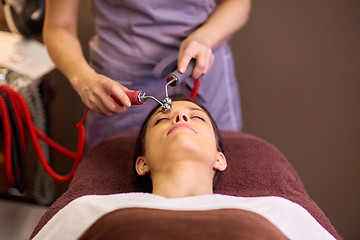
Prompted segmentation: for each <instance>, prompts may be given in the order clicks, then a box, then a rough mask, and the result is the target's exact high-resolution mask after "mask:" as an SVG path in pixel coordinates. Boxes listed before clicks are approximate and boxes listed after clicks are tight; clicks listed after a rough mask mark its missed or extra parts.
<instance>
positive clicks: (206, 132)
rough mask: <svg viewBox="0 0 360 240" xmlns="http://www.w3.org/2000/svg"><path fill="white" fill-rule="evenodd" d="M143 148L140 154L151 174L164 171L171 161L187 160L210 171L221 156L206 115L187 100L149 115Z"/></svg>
mask: <svg viewBox="0 0 360 240" xmlns="http://www.w3.org/2000/svg"><path fill="white" fill-rule="evenodd" d="M145 149H146V151H145V154H144V156H142V157H143V159H146V160H145V161H146V165H147V167H148V171H150V172H152V173H154V172H155V171H166V170H167V169H169V168H171V166H172V164H174V163H179V162H186V161H189V162H192V164H193V165H192V166H198V167H201V166H203V167H207V168H208V169H209V170H211V171H213V170H214V169H218V168H217V167H216V161H217V158H218V157H219V154H220V155H221V157H223V154H222V153H221V152H219V151H218V150H217V142H216V138H215V133H214V130H213V127H212V124H211V120H210V118H209V116H208V115H207V113H206V112H204V111H203V110H202V109H201V108H200V107H199V106H197V105H196V104H194V103H192V102H189V101H175V102H173V104H172V110H171V111H169V112H163V111H161V110H160V109H158V110H157V111H156V112H155V113H154V114H153V115H152V117H151V118H150V119H149V122H148V126H147V129H146V141H145ZM214 165H215V167H214ZM219 170H224V169H219ZM140 175H143V174H140Z"/></svg>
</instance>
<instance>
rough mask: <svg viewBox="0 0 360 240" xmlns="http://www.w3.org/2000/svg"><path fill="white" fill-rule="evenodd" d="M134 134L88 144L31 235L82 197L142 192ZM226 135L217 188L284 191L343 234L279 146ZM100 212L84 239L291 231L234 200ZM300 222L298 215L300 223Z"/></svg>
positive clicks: (253, 195)
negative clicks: (235, 205)
mask: <svg viewBox="0 0 360 240" xmlns="http://www.w3.org/2000/svg"><path fill="white" fill-rule="evenodd" d="M136 135H137V133H136V132H129V133H125V134H121V135H117V136H114V137H110V138H108V139H106V140H104V141H102V142H100V143H99V144H97V145H96V146H94V147H93V148H92V149H90V150H89V151H88V152H87V153H86V154H85V155H84V158H83V160H82V162H81V163H80V165H79V166H78V169H77V171H76V173H75V176H74V178H73V179H72V181H71V183H70V185H69V188H68V189H67V190H66V192H65V193H64V194H63V195H62V196H61V197H59V198H58V199H57V200H56V201H55V202H54V203H53V204H52V205H51V206H50V207H49V209H48V210H47V212H46V213H45V214H44V215H43V217H42V218H41V220H40V221H39V223H38V225H37V226H36V228H35V229H34V231H33V233H32V235H31V238H34V237H35V236H36V235H37V234H38V233H39V232H40V233H41V231H44V230H43V228H44V227H46V226H47V225H49V222H51V221H53V220H54V218H55V217H54V216H57V215H59V214H60V213H62V212H63V211H64V208H69V205H71V204H72V203H74V202H76V201H77V200H79V199H83V198H86V197H89V198H95V199H96V198H99V199H100V200H99V201H100V202H103V203H105V201H103V200H101V199H106V198H107V197H110V198H111V197H114V196H115V197H117V196H120V197H122V196H123V195H125V196H126V194H128V193H131V194H133V193H137V192H141V187H140V186H139V185H138V183H137V182H136V180H135V178H134V171H133V166H132V160H131V156H132V149H133V148H134V144H135V139H136ZM221 135H222V138H223V140H224V146H225V156H226V158H227V162H228V167H227V169H226V170H225V171H224V172H223V173H222V176H221V178H220V182H219V183H218V185H217V186H216V188H215V189H214V193H216V194H222V195H231V196H238V197H243V198H244V199H247V198H249V199H255V200H256V199H260V198H267V197H280V198H281V199H285V200H286V201H288V202H291V203H293V204H295V205H299V206H301V208H304V209H305V211H307V213H308V214H309V215H310V216H311V217H312V218H313V219H314V220H315V221H316V222H317V223H318V224H320V225H321V226H322V227H323V229H325V230H326V232H327V233H330V234H329V235H330V236H332V237H333V238H335V239H341V236H340V235H339V234H338V233H337V232H336V230H335V229H334V227H333V226H332V224H331V222H330V221H329V219H328V218H327V217H326V215H325V214H324V213H323V212H322V211H321V209H320V208H319V207H318V206H317V205H316V203H315V202H314V201H313V200H312V199H311V198H310V197H309V195H308V194H307V192H306V190H305V188H304V185H303V183H302V182H301V180H300V177H299V176H298V174H297V172H296V171H295V169H294V167H293V166H292V165H291V164H290V163H289V161H288V160H287V159H286V158H285V157H284V155H283V154H282V153H281V152H280V151H279V150H278V149H277V148H276V147H274V146H273V145H271V144H270V143H268V142H267V141H265V140H263V139H260V138H258V137H255V136H253V135H250V134H246V133H239V132H231V131H221ZM149 195H152V194H149ZM220 197H221V195H220ZM94 202H96V201H95V200H94ZM80 206H81V205H80ZM77 208H79V207H77ZM129 219H130V220H129ZM220 219H221V221H220ZM96 220H97V221H95V223H93V224H92V225H91V227H89V228H88V229H87V231H86V232H84V233H83V235H82V237H81V239H133V238H137V239H184V238H187V239H219V238H225V239H234V238H236V239H264V238H266V239H287V238H288V237H287V236H284V235H283V234H282V233H281V231H279V229H277V228H276V227H274V225H272V224H271V223H269V222H268V221H267V220H266V219H265V218H263V217H261V216H258V215H256V214H253V213H252V212H251V211H250V212H249V211H244V210H241V209H240V210H239V209H237V210H234V209H232V208H221V209H210V210H207V211H195V210H194V211H182V210H173V211H167V210H164V209H156V208H139V207H135V208H123V209H121V211H110V212H109V213H107V214H103V215H101V216H100V217H98V218H97V219H96ZM57 221H58V222H57V223H56V224H55V225H54V226H56V227H58V228H60V229H61V221H60V222H59V220H57ZM73 224H75V225H76V224H77V223H76V222H74V223H73ZM297 224H299V223H297ZM301 225H302V223H301V222H300V224H299V228H300V227H301ZM164 226H166V227H164ZM214 226H216V227H214ZM219 229H222V230H221V231H220V230H219ZM39 235H40V234H39ZM36 237H37V236H36ZM36 237H35V239H37V238H36Z"/></svg>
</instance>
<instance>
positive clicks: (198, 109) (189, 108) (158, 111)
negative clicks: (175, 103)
mask: <svg viewBox="0 0 360 240" xmlns="http://www.w3.org/2000/svg"><path fill="white" fill-rule="evenodd" d="M185 109H187V110H192V111H201V112H203V113H205V111H204V110H202V109H201V108H198V107H186V108H185ZM158 113H164V111H163V110H161V109H160V110H157V111H156V112H155V113H154V115H152V117H154V116H155V115H156V114H158ZM165 114H167V113H165Z"/></svg>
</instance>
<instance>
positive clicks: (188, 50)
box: [178, 35, 215, 79]
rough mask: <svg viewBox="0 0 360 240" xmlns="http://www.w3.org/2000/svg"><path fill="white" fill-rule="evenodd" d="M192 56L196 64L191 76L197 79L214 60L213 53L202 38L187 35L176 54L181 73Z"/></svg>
mask: <svg viewBox="0 0 360 240" xmlns="http://www.w3.org/2000/svg"><path fill="white" fill-rule="evenodd" d="M192 58H195V59H196V65H195V68H194V70H193V72H192V75H191V77H192V78H193V79H198V78H199V77H201V75H205V74H206V73H207V72H208V71H209V69H210V68H211V66H212V64H213V62H214V58H215V57H214V54H213V52H212V50H211V48H210V46H209V44H208V43H207V42H206V40H205V39H204V38H203V39H201V38H199V37H196V36H193V35H189V37H188V38H186V39H185V40H184V41H183V42H182V43H181V45H180V49H179V55H178V70H179V72H181V73H184V72H185V71H186V68H187V66H188V65H189V62H190V60H191V59H192Z"/></svg>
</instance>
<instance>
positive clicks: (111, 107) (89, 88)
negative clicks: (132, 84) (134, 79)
mask: <svg viewBox="0 0 360 240" xmlns="http://www.w3.org/2000/svg"><path fill="white" fill-rule="evenodd" d="M77 78H78V79H77V80H76V81H72V82H73V85H74V88H75V90H76V91H77V92H78V94H79V95H80V97H81V100H82V101H83V103H84V104H85V105H86V106H87V107H88V108H89V109H90V110H92V111H95V112H97V113H99V114H103V115H107V116H112V115H113V114H114V113H124V112H125V111H126V108H127V107H130V106H131V103H130V99H129V98H128V96H127V95H126V94H125V91H129V89H128V88H126V87H124V86H123V85H121V84H120V83H118V82H116V81H114V80H112V79H111V78H108V77H106V76H104V75H101V74H98V73H96V72H94V73H92V74H86V75H83V76H79V77H77ZM110 94H113V95H114V96H115V97H116V98H117V99H119V100H120V102H121V103H122V104H123V106H121V105H119V104H118V103H116V102H115V100H114V99H113V98H111V97H110Z"/></svg>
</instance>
